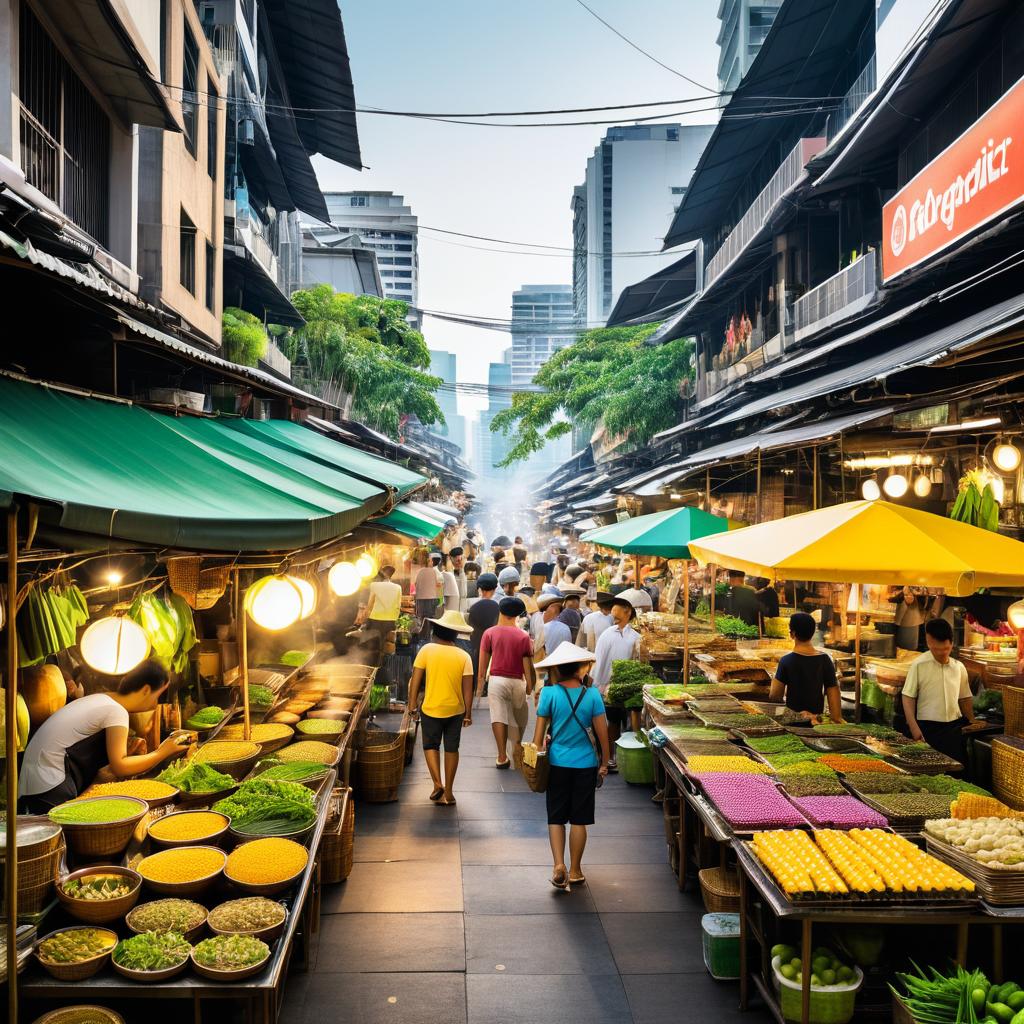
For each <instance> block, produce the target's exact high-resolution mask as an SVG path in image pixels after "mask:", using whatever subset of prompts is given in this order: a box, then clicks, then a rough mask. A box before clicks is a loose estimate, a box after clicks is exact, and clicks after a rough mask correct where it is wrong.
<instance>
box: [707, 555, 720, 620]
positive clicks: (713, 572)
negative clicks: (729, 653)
mask: <svg viewBox="0 0 1024 1024" xmlns="http://www.w3.org/2000/svg"><path fill="white" fill-rule="evenodd" d="M709 568H710V569H711V631H712V632H714V631H715V584H716V583H717V582H718V566H717V565H712V566H709Z"/></svg>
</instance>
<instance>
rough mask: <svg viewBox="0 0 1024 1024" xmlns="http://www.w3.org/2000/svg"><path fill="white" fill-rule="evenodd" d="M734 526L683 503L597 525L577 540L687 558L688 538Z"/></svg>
mask: <svg viewBox="0 0 1024 1024" xmlns="http://www.w3.org/2000/svg"><path fill="white" fill-rule="evenodd" d="M733 528H734V527H733V524H732V523H730V522H729V520H728V519H723V518H722V517H721V516H713V515H711V513H710V512H705V511H704V510H703V509H699V508H692V507H691V506H689V505H683V506H682V507H680V508H670V509H666V510H665V511H664V512H652V513H651V514H650V515H646V516H636V517H635V518H633V519H624V520H623V521H622V522H621V523H612V524H610V525H609V526H601V527H598V528H597V529H596V530H590V531H588V532H587V533H584V534H583V535H582V536H581V537H580V540H583V541H586V543H588V544H597V545H599V546H600V547H603V548H611V549H612V550H613V551H621V552H623V554H627V555H657V556H660V557H661V558H690V557H691V555H690V549H689V547H688V545H689V543H690V541H692V540H698V539H699V538H701V537H707V536H709V535H710V534H713V533H723V532H724V531H726V530H730V529H733Z"/></svg>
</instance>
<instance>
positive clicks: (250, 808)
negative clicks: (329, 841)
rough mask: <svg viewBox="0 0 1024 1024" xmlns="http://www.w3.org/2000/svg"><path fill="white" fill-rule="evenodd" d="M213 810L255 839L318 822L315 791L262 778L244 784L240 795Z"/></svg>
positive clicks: (223, 801)
mask: <svg viewBox="0 0 1024 1024" xmlns="http://www.w3.org/2000/svg"><path fill="white" fill-rule="evenodd" d="M213 810H215V811H219V812H220V813H221V814H226V815H227V816H228V817H229V818H230V819H231V827H232V828H233V829H234V830H235V831H236V832H244V833H245V834H246V835H253V836H276V835H286V834H288V833H291V832H298V831H300V830H301V829H304V828H307V827H308V826H310V825H312V824H313V822H314V821H315V820H316V808H315V807H314V798H313V791H312V790H310V789H307V788H306V787H305V786H300V785H298V784H297V783H294V782H282V781H280V780H276V779H267V778H266V777H265V776H263V775H260V776H257V777H256V778H255V779H251V780H250V781H249V782H243V783H242V785H241V786H239V788H238V792H237V793H234V794H233V795H232V796H229V797H226V798H225V799H223V800H218V801H217V802H216V803H215V804H214V805H213Z"/></svg>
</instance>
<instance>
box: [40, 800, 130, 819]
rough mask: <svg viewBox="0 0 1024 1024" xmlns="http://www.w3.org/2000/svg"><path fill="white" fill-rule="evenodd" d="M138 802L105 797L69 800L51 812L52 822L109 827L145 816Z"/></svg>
mask: <svg viewBox="0 0 1024 1024" xmlns="http://www.w3.org/2000/svg"><path fill="white" fill-rule="evenodd" d="M145 812H146V808H145V805H143V804H140V803H139V801H138V800H124V799H118V798H117V797H103V798H97V799H95V800H69V801H68V802H67V803H66V804H60V805H59V806H57V807H54V808H53V810H52V811H50V821H52V822H55V823H56V824H58V825H108V824H111V823H112V822H115V821H125V820H126V819H127V818H136V817H138V816H139V815H140V814H145Z"/></svg>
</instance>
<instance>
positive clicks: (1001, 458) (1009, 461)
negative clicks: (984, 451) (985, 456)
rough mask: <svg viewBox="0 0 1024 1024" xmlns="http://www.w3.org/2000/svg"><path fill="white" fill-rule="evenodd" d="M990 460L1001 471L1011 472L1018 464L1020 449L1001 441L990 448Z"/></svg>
mask: <svg viewBox="0 0 1024 1024" xmlns="http://www.w3.org/2000/svg"><path fill="white" fill-rule="evenodd" d="M992 462H993V464H994V465H995V467H996V469H998V470H999V471H1000V472H1002V473H1012V472H1013V471H1014V470H1015V469H1016V468H1017V467H1018V466H1019V465H1020V449H1019V448H1018V447H1017V446H1016V445H1013V444H1008V443H1007V442H1005V441H1004V442H1003V443H1002V444H997V445H996V446H995V448H993V449H992Z"/></svg>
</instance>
